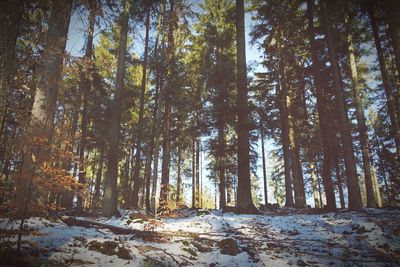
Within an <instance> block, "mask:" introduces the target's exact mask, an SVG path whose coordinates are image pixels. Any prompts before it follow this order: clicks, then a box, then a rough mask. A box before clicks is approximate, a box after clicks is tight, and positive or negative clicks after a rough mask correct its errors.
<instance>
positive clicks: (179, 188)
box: [176, 146, 182, 207]
mask: <svg viewBox="0 0 400 267" xmlns="http://www.w3.org/2000/svg"><path fill="white" fill-rule="evenodd" d="M181 153H182V152H181V148H180V147H179V146H178V177H177V181H176V185H177V186H176V205H177V206H178V207H179V205H180V204H182V195H181V191H182V176H181V167H182V155H181Z"/></svg>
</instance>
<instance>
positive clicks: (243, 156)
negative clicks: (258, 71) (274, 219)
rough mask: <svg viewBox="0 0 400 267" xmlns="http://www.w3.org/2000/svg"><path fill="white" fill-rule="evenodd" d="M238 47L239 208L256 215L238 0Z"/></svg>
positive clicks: (241, 12) (241, 9) (241, 5)
mask: <svg viewBox="0 0 400 267" xmlns="http://www.w3.org/2000/svg"><path fill="white" fill-rule="evenodd" d="M236 45H237V81H236V82H237V107H236V108H237V120H238V121H237V135H238V162H237V164H238V166H237V167H238V189H237V190H238V192H237V207H238V208H239V210H240V211H241V212H246V213H247V212H248V213H254V212H257V208H256V207H255V206H254V203H253V200H252V196H251V180H250V144H249V124H250V122H249V110H248V103H247V74H246V73H247V72H246V44H245V33H244V3H243V0H236Z"/></svg>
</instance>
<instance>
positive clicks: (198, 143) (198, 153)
mask: <svg viewBox="0 0 400 267" xmlns="http://www.w3.org/2000/svg"><path fill="white" fill-rule="evenodd" d="M196 206H197V207H198V208H200V137H197V140H196Z"/></svg>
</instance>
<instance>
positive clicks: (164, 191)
mask: <svg viewBox="0 0 400 267" xmlns="http://www.w3.org/2000/svg"><path fill="white" fill-rule="evenodd" d="M169 12H170V13H169V16H170V17H169V23H168V24H169V29H168V47H167V57H168V66H167V69H168V71H167V86H166V88H165V92H164V103H165V107H164V119H163V120H164V121H163V142H162V147H163V156H162V167H161V188H160V203H159V204H160V207H165V206H167V205H168V196H169V167H170V160H171V154H170V145H171V143H170V142H171V140H170V127H171V93H172V89H173V88H174V79H176V75H175V72H176V70H175V68H174V64H175V40H174V30H175V28H176V23H177V17H176V13H175V10H174V1H171V2H170V10H169Z"/></svg>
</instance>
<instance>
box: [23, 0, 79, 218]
mask: <svg viewBox="0 0 400 267" xmlns="http://www.w3.org/2000/svg"><path fill="white" fill-rule="evenodd" d="M51 4H52V7H51V14H50V19H49V25H50V26H49V30H48V33H47V37H46V42H45V43H46V47H45V49H44V52H43V55H42V64H41V70H40V72H39V76H40V83H39V86H38V87H37V88H36V93H35V98H34V102H33V106H32V112H31V118H30V123H29V126H28V129H27V130H26V134H27V136H30V138H29V139H32V140H33V141H34V142H37V141H38V140H36V139H37V138H45V139H46V143H47V144H50V143H51V140H52V137H53V129H54V117H55V112H56V102H57V96H58V88H59V86H60V82H61V80H62V68H63V54H64V50H65V44H66V40H67V34H68V26H69V19H70V12H71V7H72V0H64V1H52V2H51ZM49 155H50V151H49V150H48V149H47V148H46V149H44V148H43V146H42V145H40V144H39V145H33V147H32V148H29V150H28V152H27V155H26V157H25V158H24V164H23V168H22V169H23V173H25V174H26V177H27V178H28V177H29V178H28V180H27V181H21V182H22V184H20V185H19V186H18V187H19V188H17V192H18V197H17V203H19V204H21V205H22V206H23V204H24V203H28V201H29V199H28V196H29V195H31V194H32V192H29V191H30V190H28V188H30V189H33V188H32V185H31V183H33V181H32V178H34V175H35V170H36V168H37V167H39V166H40V165H41V164H42V163H44V162H45V161H46V160H47V159H48V156H49ZM33 158H34V159H35V160H32V159H33ZM28 192H29V193H28ZM26 205H27V204H26ZM17 210H18V212H24V211H26V208H25V207H18V208H17Z"/></svg>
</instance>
